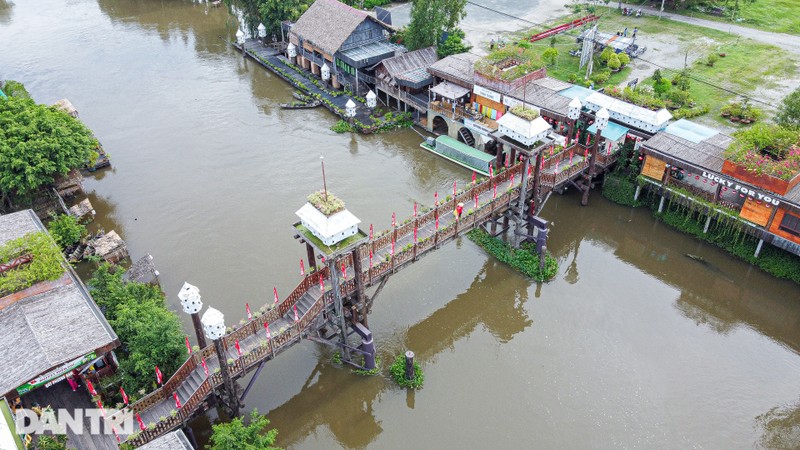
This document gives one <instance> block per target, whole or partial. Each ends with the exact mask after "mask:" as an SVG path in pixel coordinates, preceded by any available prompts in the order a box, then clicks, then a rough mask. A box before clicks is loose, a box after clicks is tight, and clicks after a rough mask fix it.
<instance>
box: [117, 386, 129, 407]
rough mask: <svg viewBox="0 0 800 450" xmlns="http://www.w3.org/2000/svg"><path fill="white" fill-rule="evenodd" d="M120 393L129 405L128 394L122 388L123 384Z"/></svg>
mask: <svg viewBox="0 0 800 450" xmlns="http://www.w3.org/2000/svg"><path fill="white" fill-rule="evenodd" d="M119 393H120V394H121V395H122V401H123V402H124V403H125V405H126V406H127V405H128V395H127V394H126V393H125V389H122V386H120V388H119Z"/></svg>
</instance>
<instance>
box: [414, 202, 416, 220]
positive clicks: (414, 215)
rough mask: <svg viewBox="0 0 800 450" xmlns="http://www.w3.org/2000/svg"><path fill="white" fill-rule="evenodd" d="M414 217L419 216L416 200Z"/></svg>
mask: <svg viewBox="0 0 800 450" xmlns="http://www.w3.org/2000/svg"><path fill="white" fill-rule="evenodd" d="M414 217H417V202H414Z"/></svg>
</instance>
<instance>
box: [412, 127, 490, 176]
mask: <svg viewBox="0 0 800 450" xmlns="http://www.w3.org/2000/svg"><path fill="white" fill-rule="evenodd" d="M419 146H420V147H422V148H424V149H425V150H427V151H429V152H431V153H433V154H436V155H439V156H441V157H442V158H444V159H446V160H448V161H452V162H454V163H456V164H458V165H459V166H461V167H465V168H467V169H470V170H474V171H475V172H477V173H479V174H481V175H484V176H489V164H492V163H493V162H494V160H495V157H494V156H492V155H489V154H487V153H483V152H482V151H480V150H478V149H476V148H472V147H470V146H469V145H467V144H464V143H463V142H459V141H457V140H455V139H453V138H451V137H450V136H439V137H437V138H436V140H435V141H434V140H433V139H431V138H428V140H426V141H425V142H423V143H421V144H419Z"/></svg>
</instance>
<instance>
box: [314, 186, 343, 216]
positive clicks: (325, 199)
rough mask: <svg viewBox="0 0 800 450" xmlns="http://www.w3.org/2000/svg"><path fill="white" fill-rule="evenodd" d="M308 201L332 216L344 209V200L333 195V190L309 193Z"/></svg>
mask: <svg viewBox="0 0 800 450" xmlns="http://www.w3.org/2000/svg"><path fill="white" fill-rule="evenodd" d="M308 203H311V205H312V206H314V208H317V211H319V212H321V213H322V214H325V215H326V216H332V215H334V214H336V213H338V212H339V211H344V200H342V199H340V198H338V197H336V196H335V195H333V192H330V191H329V192H328V193H327V194H326V193H325V191H317V192H312V193H311V194H309V195H308Z"/></svg>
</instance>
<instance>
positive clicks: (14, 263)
mask: <svg viewBox="0 0 800 450" xmlns="http://www.w3.org/2000/svg"><path fill="white" fill-rule="evenodd" d="M0 264H2V267H0V295H8V294H12V293H14V292H16V291H19V290H22V289H25V288H28V287H30V286H33V285H34V284H36V283H38V282H40V281H48V280H55V279H57V278H58V277H60V276H61V275H62V274H63V273H64V266H63V265H62V256H61V251H60V250H59V248H58V246H57V245H56V244H55V242H53V239H51V238H50V236H49V235H48V234H47V233H45V232H41V231H40V232H33V233H28V234H26V235H24V236H22V237H19V238H16V239H12V240H10V241H8V242H6V243H5V244H3V245H2V246H0ZM3 269H5V270H3Z"/></svg>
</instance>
